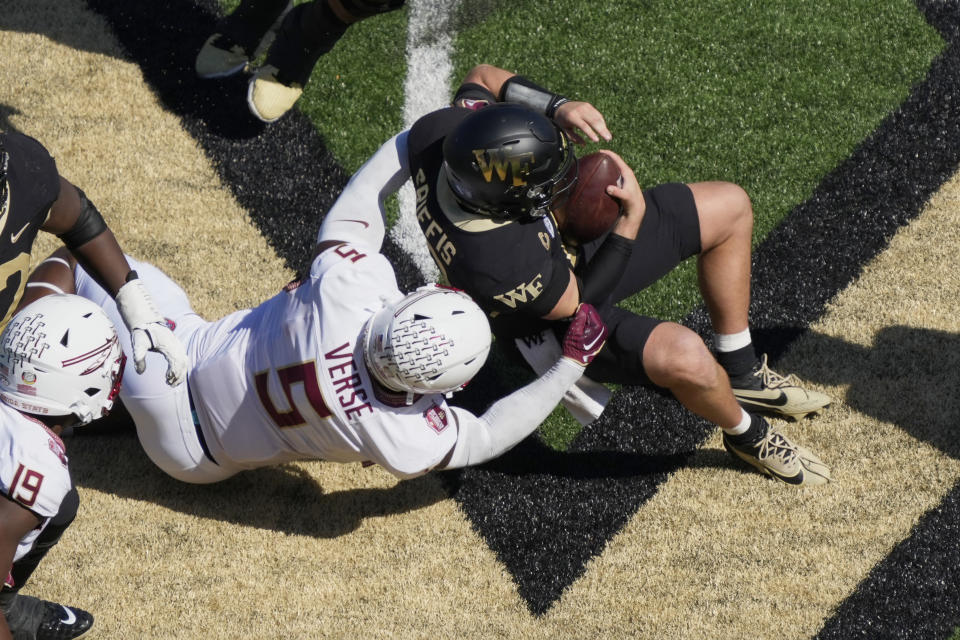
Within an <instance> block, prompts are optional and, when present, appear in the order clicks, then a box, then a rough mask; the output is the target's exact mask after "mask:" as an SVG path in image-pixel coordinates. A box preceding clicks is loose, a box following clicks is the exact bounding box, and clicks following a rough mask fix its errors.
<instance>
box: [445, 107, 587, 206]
mask: <svg viewBox="0 0 960 640" xmlns="http://www.w3.org/2000/svg"><path fill="white" fill-rule="evenodd" d="M443 164H444V170H445V172H446V174H447V182H448V183H449V184H450V189H451V190H452V191H453V195H454V196H455V197H456V199H457V202H458V203H459V204H460V206H461V207H463V208H464V209H465V210H467V211H470V212H471V213H479V214H482V215H487V216H491V217H494V218H500V219H504V218H506V219H516V218H523V217H526V216H533V217H540V216H544V215H546V214H547V212H548V211H549V210H551V209H553V208H556V207H559V206H560V205H561V204H562V203H563V201H564V200H565V199H566V198H567V196H569V193H570V191H571V190H572V189H573V185H574V184H576V182H577V157H576V155H575V154H574V153H573V145H571V144H570V139H569V138H568V137H567V134H566V133H564V132H563V131H562V130H561V129H560V128H559V127H557V126H556V125H555V124H553V122H551V121H550V120H549V119H548V118H547V117H546V116H543V115H541V114H539V113H537V112H535V111H531V110H530V109H528V108H527V107H524V106H522V105H519V104H512V103H504V102H501V103H497V104H493V105H490V106H488V107H485V108H483V109H480V110H479V111H477V112H475V113H472V114H470V115H469V116H467V117H466V118H465V119H464V120H463V122H461V123H460V124H459V125H458V126H457V128H456V129H454V130H453V132H452V133H450V134H449V135H447V137H446V139H445V140H444V141H443Z"/></svg>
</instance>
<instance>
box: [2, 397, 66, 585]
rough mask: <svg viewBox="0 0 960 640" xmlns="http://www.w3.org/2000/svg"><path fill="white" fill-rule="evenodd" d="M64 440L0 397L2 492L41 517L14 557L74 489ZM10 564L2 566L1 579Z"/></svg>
mask: <svg viewBox="0 0 960 640" xmlns="http://www.w3.org/2000/svg"><path fill="white" fill-rule="evenodd" d="M71 486H72V485H71V482H70V471H69V470H68V469H67V456H66V453H65V452H64V447H63V442H61V440H60V438H59V437H57V436H56V435H55V434H54V433H53V432H52V431H50V430H49V429H47V427H46V426H44V425H43V424H42V423H41V422H38V421H37V420H33V419H31V418H28V417H27V416H25V415H24V414H22V413H20V412H19V411H17V410H16V409H13V408H12V407H10V406H8V405H6V404H4V403H3V402H2V401H0V493H3V495H4V496H6V498H9V499H10V500H12V501H14V502H16V503H17V504H19V505H20V506H22V507H24V508H25V509H29V510H30V511H32V512H33V513H34V514H36V515H37V516H38V517H39V518H40V519H41V520H42V522H41V524H40V526H38V527H37V528H36V529H34V530H32V531H31V532H30V533H28V534H27V535H26V536H24V538H23V539H22V540H20V544H19V545H18V546H17V551H16V553H15V554H14V560H19V559H20V558H21V557H23V555H24V554H25V553H27V552H28V551H29V550H30V549H31V547H33V543H34V541H35V540H36V539H37V536H38V535H40V532H41V531H43V529H44V528H45V527H46V526H47V522H49V521H50V518H52V517H53V516H55V515H57V511H59V510H60V503H61V502H63V499H64V497H65V496H66V495H67V493H68V492H69V491H70V487H71ZM8 570H9V567H0V573H2V575H0V583H2V581H3V578H6V577H7V571H8Z"/></svg>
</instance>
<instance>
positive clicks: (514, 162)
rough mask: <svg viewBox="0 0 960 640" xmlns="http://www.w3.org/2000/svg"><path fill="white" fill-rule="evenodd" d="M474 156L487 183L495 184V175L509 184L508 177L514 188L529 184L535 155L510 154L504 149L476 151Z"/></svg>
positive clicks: (525, 153)
mask: <svg viewBox="0 0 960 640" xmlns="http://www.w3.org/2000/svg"><path fill="white" fill-rule="evenodd" d="M473 156H474V157H475V158H476V159H477V166H479V167H480V173H482V174H483V179H484V180H486V181H487V182H493V176H494V173H496V176H497V178H499V179H500V180H501V181H502V182H507V176H508V175H509V176H510V179H511V180H512V182H513V186H515V187H522V186H525V185H526V184H527V176H529V175H530V167H531V165H532V164H533V153H532V152H529V151H527V152H524V153H508V152H506V151H504V150H503V149H474V150H473Z"/></svg>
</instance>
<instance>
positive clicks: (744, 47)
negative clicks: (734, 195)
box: [455, 0, 943, 319]
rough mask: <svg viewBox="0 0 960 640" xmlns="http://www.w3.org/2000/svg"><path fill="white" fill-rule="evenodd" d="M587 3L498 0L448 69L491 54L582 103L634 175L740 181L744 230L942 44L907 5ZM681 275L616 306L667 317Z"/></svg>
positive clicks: (770, 220) (816, 169) (677, 306)
mask: <svg viewBox="0 0 960 640" xmlns="http://www.w3.org/2000/svg"><path fill="white" fill-rule="evenodd" d="M602 4H606V7H605V8H604V7H598V4H597V3H577V2H570V3H569V4H568V5H567V6H568V9H567V10H562V9H559V8H558V7H557V4H556V3H542V2H534V1H532V0H519V1H517V0H511V1H510V2H506V1H504V2H501V3H499V6H500V7H502V8H501V9H499V10H497V11H495V12H494V13H493V15H492V16H491V17H490V18H489V19H487V20H486V21H485V22H483V23H482V24H477V25H475V26H474V27H473V28H471V29H469V30H467V31H465V32H463V33H462V34H461V35H460V39H459V42H458V46H457V54H456V58H455V68H456V69H457V70H458V72H460V73H462V72H464V71H466V69H468V68H469V67H470V66H471V65H473V64H475V63H477V62H481V61H485V62H491V63H494V64H497V65H498V66H502V67H505V68H508V69H511V70H514V71H517V72H519V73H522V74H524V75H527V76H529V77H531V78H532V79H534V80H536V81H538V82H540V83H542V84H544V85H545V86H548V87H550V88H552V89H554V90H556V91H559V92H562V93H566V94H567V95H570V96H573V97H577V98H582V99H585V100H589V101H591V102H593V103H594V104H595V105H596V106H597V107H598V108H599V109H600V110H601V112H603V113H604V115H605V116H606V118H607V121H608V124H609V126H610V128H611V130H612V132H613V134H614V140H613V142H612V143H611V144H610V145H609V146H610V147H611V148H612V149H613V150H615V151H617V152H618V153H620V154H621V155H623V156H624V157H625V159H626V160H627V161H628V162H629V163H630V165H631V166H632V167H633V168H634V171H635V173H636V174H637V177H638V179H639V181H640V183H641V184H642V185H655V184H659V183H662V182H667V181H683V182H692V181H698V180H729V181H733V182H736V183H738V184H740V185H742V186H743V187H744V188H746V190H747V191H748V192H749V193H750V195H751V197H752V199H753V202H754V208H755V214H756V231H755V235H756V237H757V239H760V238H762V237H763V236H765V235H766V233H767V232H769V231H770V229H772V228H773V227H774V226H775V225H776V224H777V223H778V222H779V221H780V220H781V219H782V218H783V217H784V216H785V215H786V214H787V213H788V212H789V211H790V209H791V208H793V207H794V206H795V205H796V204H798V203H799V202H802V201H803V200H804V199H805V198H806V197H807V196H809V195H810V193H811V192H812V190H813V189H814V187H815V186H816V184H817V183H818V182H819V180H820V179H821V178H822V177H823V175H824V174H826V173H827V172H828V171H830V170H831V169H833V168H834V167H835V166H836V165H837V164H838V163H839V162H841V161H842V160H843V159H844V158H846V157H847V156H848V155H850V152H851V150H852V149H853V148H855V146H856V145H857V144H858V143H859V142H860V141H861V140H863V139H864V137H865V136H867V135H868V134H869V133H870V132H871V131H872V130H873V129H874V128H875V127H876V126H877V124H878V123H879V122H880V120H881V119H882V118H883V117H884V116H886V115H887V114H888V113H890V112H891V111H892V110H894V109H895V108H896V107H897V105H898V104H899V103H900V102H901V101H902V100H903V99H904V98H905V97H906V96H907V95H908V93H909V89H910V87H911V85H912V84H914V83H916V82H917V81H919V80H920V79H922V78H923V76H924V74H925V72H926V70H927V68H928V67H929V64H930V61H931V59H932V58H933V57H934V56H935V55H936V54H937V53H938V52H939V51H940V50H941V48H942V47H943V42H942V40H941V39H940V37H939V35H938V34H937V33H936V32H935V31H934V30H933V29H932V28H931V27H930V26H929V25H927V23H926V22H925V21H924V19H923V17H922V16H921V15H920V13H919V12H918V11H917V9H916V7H915V6H914V5H913V3H911V2H908V1H907V0H903V1H898V2H886V3H882V4H878V3H877V2H875V1H873V0H857V1H852V2H822V1H819V2H814V1H812V0H800V1H798V2H791V3H762V2H760V3H758V2H751V3H744V2H741V1H739V0H707V1H705V2H697V3H692V4H691V3H684V4H679V5H678V4H677V3H675V2H668V1H663V0H647V1H643V2H617V3H614V2H609V3H602ZM518 15H522V16H523V17H524V19H523V20H518V19H517V16H518ZM557 16H563V18H562V19H558V17H557ZM531 34H535V41H531ZM744 96H750V97H751V100H749V101H748V103H749V104H752V106H751V107H749V108H747V109H744V107H743V105H744ZM693 271H694V270H693V268H692V265H689V266H688V267H687V268H686V269H684V270H682V271H681V272H678V273H677V274H676V276H674V277H670V278H667V279H665V280H664V281H663V282H662V283H661V284H660V285H658V286H655V287H653V288H652V289H651V290H650V291H648V292H645V293H644V294H643V295H642V296H640V297H639V298H638V299H637V300H636V301H634V302H633V303H632V304H631V305H630V306H631V307H632V308H635V309H636V310H638V311H642V312H646V313H650V314H653V315H657V316H659V317H666V318H670V319H680V318H682V317H683V316H684V315H685V314H686V313H687V312H688V311H689V310H690V309H691V308H692V307H694V306H695V305H696V304H698V303H699V294H698V292H697V290H696V282H695V277H694V273H693Z"/></svg>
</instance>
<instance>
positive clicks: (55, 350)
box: [0, 294, 125, 424]
mask: <svg viewBox="0 0 960 640" xmlns="http://www.w3.org/2000/svg"><path fill="white" fill-rule="evenodd" d="M124 361H125V358H124V355H123V350H122V349H121V347H120V342H119V340H118V339H117V330H116V328H115V327H114V326H113V323H112V322H110V319H109V318H108V317H107V315H106V314H105V313H104V312H103V310H102V309H101V308H100V307H98V306H97V305H96V304H94V303H93V302H90V301H89V300H87V299H86V298H81V297H80V296H75V295H67V294H54V295H48V296H44V297H42V298H40V299H39V300H37V301H35V302H33V303H31V304H29V305H27V306H26V307H24V308H23V309H21V310H20V311H19V312H17V313H16V314H15V315H14V316H13V318H12V319H11V320H10V323H9V324H8V325H7V327H6V329H4V330H3V334H2V335H0V398H2V399H3V401H4V402H6V403H7V404H8V405H10V406H11V407H13V408H15V409H18V410H20V411H23V412H24V413H32V414H37V415H50V416H58V415H59V416H62V415H70V414H73V415H75V416H77V418H78V419H79V420H80V424H86V423H88V422H90V421H91V420H95V419H97V418H100V417H102V416H105V415H107V413H109V411H110V409H111V408H112V407H113V401H114V399H115V398H116V397H117V393H119V391H120V380H121V378H122V377H123V366H124Z"/></svg>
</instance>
